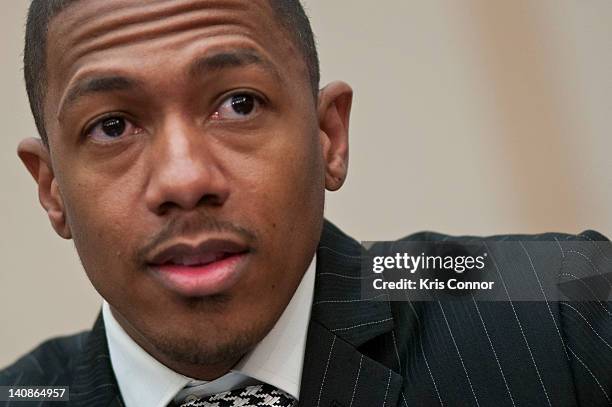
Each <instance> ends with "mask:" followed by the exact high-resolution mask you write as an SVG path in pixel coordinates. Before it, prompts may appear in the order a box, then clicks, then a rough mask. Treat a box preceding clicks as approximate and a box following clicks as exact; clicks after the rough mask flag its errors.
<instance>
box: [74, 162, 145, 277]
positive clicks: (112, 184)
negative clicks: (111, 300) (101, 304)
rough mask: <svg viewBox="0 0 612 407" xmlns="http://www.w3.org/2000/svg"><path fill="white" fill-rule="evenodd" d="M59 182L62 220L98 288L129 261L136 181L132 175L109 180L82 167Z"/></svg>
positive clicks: (134, 230)
mask: <svg viewBox="0 0 612 407" xmlns="http://www.w3.org/2000/svg"><path fill="white" fill-rule="evenodd" d="M81 168H82V169H81V170H80V171H78V172H74V173H73V174H74V175H72V176H71V177H70V178H69V179H64V180H62V181H63V182H62V184H63V186H64V191H63V195H64V197H65V198H64V200H65V207H66V216H67V219H68V222H69V225H70V229H71V232H72V236H73V240H74V244H75V247H76V249H77V252H78V254H79V257H80V259H81V262H82V263H83V266H84V268H85V271H86V272H87V274H88V276H89V277H90V279H91V280H92V283H94V285H95V286H96V288H97V287H98V284H99V283H101V284H104V281H100V280H101V277H102V276H110V275H112V274H113V273H114V274H118V273H119V272H120V271H121V270H122V269H123V268H125V265H126V264H127V263H129V262H130V261H131V257H130V255H129V253H130V247H131V245H132V242H133V239H134V234H135V233H137V232H138V231H139V228H138V225H139V222H138V221H139V219H140V218H139V216H138V213H139V211H138V208H137V207H136V204H137V202H138V200H137V199H136V197H137V190H138V188H137V185H135V184H134V182H133V180H135V179H138V178H137V177H135V176H134V174H133V172H132V171H126V172H125V173H124V175H123V176H119V177H117V178H113V177H114V175H112V174H111V175H105V174H104V172H100V171H93V170H92V169H89V168H87V167H86V166H81Z"/></svg>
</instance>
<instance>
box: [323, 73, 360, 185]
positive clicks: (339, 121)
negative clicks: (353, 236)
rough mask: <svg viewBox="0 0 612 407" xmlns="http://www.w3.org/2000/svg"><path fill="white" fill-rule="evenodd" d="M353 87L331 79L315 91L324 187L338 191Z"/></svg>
mask: <svg viewBox="0 0 612 407" xmlns="http://www.w3.org/2000/svg"><path fill="white" fill-rule="evenodd" d="M352 103H353V90H352V89H351V87H350V86H349V85H347V84H346V83H344V82H332V83H330V84H329V85H327V86H326V87H325V88H323V89H321V91H320V92H319V107H318V115H319V129H320V131H319V135H320V138H321V146H322V147H323V159H324V162H325V188H327V189H328V190H330V191H336V190H338V189H339V188H340V187H341V186H342V184H344V181H345V179H346V175H347V171H348V160H349V144H348V132H349V120H350V116H351V105H352Z"/></svg>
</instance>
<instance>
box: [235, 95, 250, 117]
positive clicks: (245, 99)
mask: <svg viewBox="0 0 612 407" xmlns="http://www.w3.org/2000/svg"><path fill="white" fill-rule="evenodd" d="M231 103H232V109H234V112H236V113H238V114H241V115H244V116H246V115H248V114H249V113H251V112H252V111H253V109H254V108H255V98H254V97H253V96H251V95H236V96H232V102H231Z"/></svg>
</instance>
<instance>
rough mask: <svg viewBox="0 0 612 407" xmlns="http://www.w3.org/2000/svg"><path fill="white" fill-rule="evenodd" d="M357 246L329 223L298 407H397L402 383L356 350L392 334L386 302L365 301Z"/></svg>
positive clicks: (320, 257) (322, 244) (320, 258)
mask: <svg viewBox="0 0 612 407" xmlns="http://www.w3.org/2000/svg"><path fill="white" fill-rule="evenodd" d="M360 258H361V246H360V245H359V243H357V242H356V241H354V240H353V239H351V238H350V237H348V236H346V235H345V234H344V233H342V232H341V231H340V230H339V229H337V228H336V227H335V226H333V225H332V224H331V223H329V222H327V221H325V224H324V227H323V233H322V237H321V240H320V243H319V247H318V248H317V277H316V283H315V294H314V300H313V308H312V316H311V321H310V325H309V329H308V340H307V342H306V353H305V361H304V369H303V374H302V383H301V390H300V405H301V406H315V407H336V406H337V407H359V406H364V407H365V406H368V407H369V406H396V405H397V402H398V396H399V394H400V391H401V386H402V381H403V378H402V376H401V375H399V374H397V373H396V372H394V371H393V370H392V369H391V368H389V367H387V366H384V365H383V364H382V363H380V362H378V361H376V360H374V359H372V358H370V357H368V356H367V355H365V354H364V353H362V352H361V351H360V350H359V349H358V348H359V347H360V346H361V345H363V344H365V343H366V342H368V341H370V340H371V339H373V338H375V337H377V336H379V335H382V334H384V333H388V332H390V331H391V330H392V329H393V317H392V314H391V309H390V307H389V303H388V302H386V301H382V302H377V301H362V300H361V298H360V295H361V279H360V262H361V260H360Z"/></svg>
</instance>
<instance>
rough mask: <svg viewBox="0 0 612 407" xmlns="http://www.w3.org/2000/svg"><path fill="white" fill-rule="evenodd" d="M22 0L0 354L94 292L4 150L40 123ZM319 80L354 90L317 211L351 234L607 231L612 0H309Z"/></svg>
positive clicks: (68, 322)
mask: <svg viewBox="0 0 612 407" xmlns="http://www.w3.org/2000/svg"><path fill="white" fill-rule="evenodd" d="M27 4H28V2H27V0H10V1H7V2H3V5H2V6H1V7H2V8H1V13H0V30H1V35H0V41H1V46H2V49H1V52H0V55H2V64H1V66H0V84H1V88H2V94H1V95H0V113H1V115H2V116H1V121H0V123H2V136H1V137H0V182H1V185H2V188H1V191H2V192H1V193H0V216H1V223H0V225H1V228H2V232H3V233H2V234H1V237H0V239H1V240H0V258H1V259H2V265H1V266H0V366H5V365H7V364H8V363H10V362H12V361H13V360H14V359H15V358H16V357H17V356H18V355H20V354H23V353H24V352H26V351H28V350H29V349H31V348H32V347H33V346H35V345H36V344H38V343H40V342H41V341H42V340H44V339H46V338H48V337H50V336H55V335H61V334H67V333H72V332H76V331H78V330H82V329H88V328H89V327H90V325H91V324H92V323H93V321H94V318H95V316H96V313H97V311H98V308H99V306H100V298H99V296H98V295H97V293H96V292H95V290H94V289H93V288H92V287H91V285H90V283H89V281H88V280H87V279H86V277H85V273H84V272H83V270H82V268H81V266H80V264H79V261H78V258H77V256H76V253H75V252H74V248H73V246H72V244H71V243H70V242H66V241H63V240H61V239H60V238H59V237H57V236H56V235H55V234H54V233H53V231H52V229H51V227H50V225H49V223H48V220H47V218H46V216H45V214H44V213H43V211H42V210H41V209H40V207H39V205H38V199H37V195H36V190H35V187H34V183H33V182H32V180H31V179H30V176H29V174H27V172H26V171H25V169H24V168H22V166H21V164H20V162H19V161H18V159H17V156H16V154H15V150H16V146H17V143H18V141H19V140H20V139H21V138H23V137H25V136H29V135H32V134H34V133H35V129H34V125H33V121H32V119H31V117H30V112H29V108H28V105H27V100H26V95H25V90H24V86H23V80H22V72H21V48H22V45H23V27H24V24H25V13H26V8H27ZM306 5H307V8H308V11H309V13H310V15H311V17H312V19H313V26H314V30H315V33H316V34H317V37H318V43H319V48H320V55H321V63H322V73H323V83H325V82H328V81H330V80H333V79H343V80H345V81H347V82H349V83H350V84H352V85H353V87H354V89H355V105H354V109H353V120H352V125H351V130H352V131H351V143H352V144H351V163H350V176H349V179H348V182H347V184H346V185H345V187H344V188H343V189H342V190H341V191H340V192H337V193H333V194H329V195H328V203H327V208H326V215H327V217H328V218H329V219H331V220H333V221H334V222H335V223H336V224H338V225H339V226H340V227H341V228H343V229H344V230H345V231H346V232H348V233H349V234H352V235H353V236H355V237H356V238H358V239H361V240H368V239H369V240H391V239H395V238H398V237H400V236H402V235H406V234H409V233H413V232H416V231H419V230H423V229H428V230H437V231H441V232H445V233H450V234H494V233H510V232H512V233H514V232H529V233H532V232H542V231H564V232H578V231H581V230H584V229H587V228H594V229H597V230H599V231H601V232H603V233H604V234H606V235H608V236H612V210H611V209H612V159H611V158H610V152H611V151H612V135H611V134H610V132H611V129H612V123H611V120H612V119H611V117H612V75H611V73H612V24H610V21H612V2H610V1H609V0H582V1H575V0H505V1H502V0H499V1H490V0H463V1H455V0H385V1H384V2H379V3H377V5H376V6H374V5H373V3H372V2H366V1H355V0H334V1H325V0H309V1H307V2H306Z"/></svg>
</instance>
